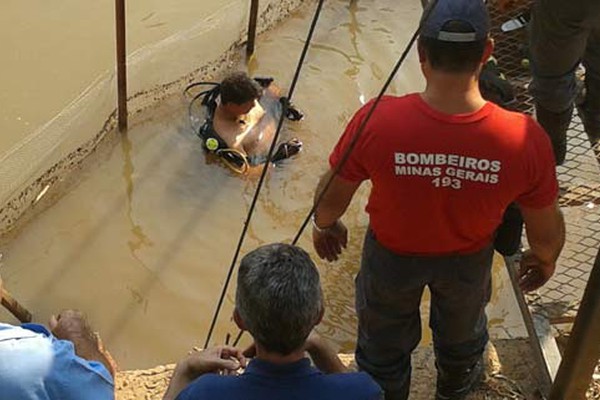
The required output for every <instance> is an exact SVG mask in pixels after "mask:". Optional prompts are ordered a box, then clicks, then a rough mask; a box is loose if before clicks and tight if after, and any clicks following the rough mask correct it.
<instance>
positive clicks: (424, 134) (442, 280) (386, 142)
mask: <svg viewBox="0 0 600 400" xmlns="http://www.w3.org/2000/svg"><path fill="white" fill-rule="evenodd" d="M488 32H489V18H488V15H487V10H486V8H485V4H484V3H483V1H481V0H439V1H438V4H437V6H436V7H435V9H434V10H433V12H432V14H431V15H430V17H429V18H428V19H427V21H425V23H424V25H423V30H422V32H421V36H420V39H419V57H420V61H421V68H422V72H423V74H424V76H425V78H426V81H427V86H426V88H425V91H423V92H422V93H415V94H410V95H407V96H403V97H391V96H390V97H384V98H383V99H382V101H381V102H380V103H379V105H378V106H377V108H376V110H375V112H374V114H373V116H372V118H371V119H370V120H369V122H368V123H367V125H366V128H365V130H364V132H363V133H362V135H361V136H360V138H359V139H358V142H357V144H356V147H355V148H354V150H353V151H352V153H351V154H350V156H349V158H348V160H347V162H346V163H345V164H343V166H342V167H341V170H340V172H339V174H338V175H336V176H335V177H334V178H333V181H332V183H331V185H330V187H329V188H328V190H327V192H326V193H325V194H324V197H323V198H322V201H321V202H320V203H319V205H318V207H317V208H316V211H315V217H314V220H313V222H314V224H313V242H314V246H315V249H316V250H317V253H318V254H319V256H320V257H321V258H325V259H327V260H329V261H332V260H335V259H337V257H338V255H339V254H340V253H341V251H342V249H343V248H344V247H345V245H346V241H347V230H346V228H345V226H344V225H343V223H342V222H341V221H340V217H341V216H342V215H343V214H344V212H345V210H346V208H347V206H348V204H349V203H350V201H351V199H352V196H353V195H354V193H355V191H356V189H357V188H358V187H359V185H360V184H361V182H362V181H364V180H370V181H371V182H372V189H371V194H370V197H369V202H368V205H367V208H366V211H367V213H368V214H369V217H370V220H369V225H370V226H369V230H368V232H367V235H366V238H365V243H364V248H363V255H362V263H361V269H360V272H359V274H358V277H357V279H356V307H357V314H358V320H359V332H358V343H357V349H356V360H357V363H358V365H359V367H360V368H361V369H363V370H365V371H367V372H369V373H370V374H371V375H372V376H373V377H374V378H375V379H376V380H377V381H378V383H379V384H380V385H381V386H382V387H383V388H384V390H385V392H386V399H387V400H390V399H406V398H408V393H409V385H410V371H411V367H410V354H411V352H412V351H413V350H414V348H415V347H416V346H417V345H418V343H419V341H420V339H421V320H420V315H419V304H420V300H421V296H422V294H423V289H424V288H425V286H428V287H429V290H430V292H431V313H430V321H429V325H430V327H431V328H432V330H433V341H434V349H435V354H436V367H437V370H438V380H437V394H436V396H437V397H436V398H437V399H438V400H442V399H462V398H464V397H465V396H466V394H467V393H468V392H469V391H470V390H471V389H472V388H473V387H474V386H475V385H476V384H477V383H478V380H479V377H480V376H481V372H482V365H481V356H482V354H483V350H484V347H485V345H486V343H487V340H488V333H487V326H486V325H487V319H486V316H485V306H486V304H487V303H488V301H489V298H490V287H491V285H490V280H491V274H490V270H491V265H492V258H493V248H492V244H491V243H492V240H493V236H494V231H495V230H496V228H497V227H498V225H499V224H500V222H501V220H502V214H503V212H504V210H505V209H506V207H507V206H508V205H509V204H510V203H511V202H514V201H516V202H517V203H518V205H519V207H520V209H521V212H522V214H523V218H524V221H525V224H526V229H527V235H528V242H529V245H530V247H531V249H530V250H528V251H527V252H525V253H524V255H523V261H522V263H521V271H520V274H521V282H520V283H521V287H522V289H523V290H525V291H529V290H534V289H537V288H538V287H540V286H541V285H543V284H544V283H545V282H546V281H547V280H548V279H549V278H550V277H551V275H552V274H553V272H554V269H555V262H556V259H557V258H558V255H559V253H560V250H561V249H562V246H563V243H564V222H563V219H562V215H561V213H560V210H559V208H558V205H557V195H558V185H557V181H556V175H555V171H554V157H553V153H552V147H551V144H550V141H549V139H548V136H547V135H546V134H545V132H544V131H543V129H542V128H541V127H540V126H539V125H538V124H537V123H536V122H535V121H534V120H533V119H531V118H530V117H528V116H526V115H523V114H519V113H513V112H509V111H506V110H504V109H502V108H500V107H498V106H496V105H494V104H492V103H488V102H486V101H485V100H484V99H483V98H482V96H481V94H480V92H479V88H478V76H479V73H480V71H481V67H482V64H483V62H484V60H487V59H488V57H489V55H490V54H491V53H492V50H493V43H492V41H491V40H490V39H489V37H488ZM370 107H371V104H367V105H366V106H364V107H363V108H362V109H360V110H359V111H358V112H357V113H356V114H355V115H354V117H353V119H352V121H351V122H350V123H349V124H348V126H347V128H346V131H345V132H344V134H343V135H342V137H341V138H340V140H339V142H338V144H337V146H336V147H335V149H334V150H333V152H332V154H331V156H330V159H329V161H330V166H331V169H330V171H329V172H327V173H326V174H325V175H324V176H323V177H322V178H321V182H320V183H319V186H318V188H317V195H318V194H319V193H321V191H322V190H323V187H324V183H325V182H326V181H327V180H328V179H329V177H330V176H331V175H332V173H333V169H334V168H336V167H337V165H338V164H339V163H340V162H341V159H342V157H343V154H344V152H345V151H346V150H347V148H348V146H349V143H350V141H351V140H352V138H353V137H354V136H355V134H356V133H357V130H358V128H359V126H360V125H361V123H362V122H363V120H364V118H365V116H366V114H367V112H368V110H369V108H370Z"/></svg>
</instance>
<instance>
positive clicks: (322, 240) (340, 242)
mask: <svg viewBox="0 0 600 400" xmlns="http://www.w3.org/2000/svg"><path fill="white" fill-rule="evenodd" d="M347 244H348V229H346V226H344V224H343V223H342V222H341V221H340V220H337V221H336V222H335V223H334V224H333V225H332V226H330V227H327V228H325V229H317V228H316V227H314V226H313V245H314V246H315V250H317V254H318V255H319V257H321V258H322V259H326V260H327V261H335V260H337V259H338V256H339V255H340V254H342V249H345V248H346V245H347Z"/></svg>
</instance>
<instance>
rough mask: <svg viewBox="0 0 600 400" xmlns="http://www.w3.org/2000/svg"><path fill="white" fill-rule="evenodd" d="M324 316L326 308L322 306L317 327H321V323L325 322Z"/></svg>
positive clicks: (316, 323)
mask: <svg viewBox="0 0 600 400" xmlns="http://www.w3.org/2000/svg"><path fill="white" fill-rule="evenodd" d="M324 315H325V307H323V306H322V305H321V311H319V316H318V317H317V320H316V321H315V326H317V325H319V324H320V323H321V321H323V316H324Z"/></svg>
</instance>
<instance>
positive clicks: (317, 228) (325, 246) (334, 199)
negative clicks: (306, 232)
mask: <svg viewBox="0 0 600 400" xmlns="http://www.w3.org/2000/svg"><path fill="white" fill-rule="evenodd" d="M332 175H333V171H332V170H331V169H330V170H329V171H327V172H326V173H325V174H324V175H323V176H322V177H321V179H320V180H319V184H318V185H317V190H316V191H315V197H314V202H315V203H316V201H317V200H318V198H319V196H320V195H321V193H322V192H323V191H324V190H325V185H326V184H327V182H328V181H329V179H330V177H331V176H332ZM360 184H361V182H352V181H349V180H346V179H343V178H341V177H339V176H338V175H336V176H334V177H333V180H332V181H331V184H330V185H329V188H327V191H326V192H324V194H323V197H322V198H321V201H320V202H319V204H318V205H317V208H316V209H315V215H314V225H313V244H314V246H315V250H316V251H317V254H319V257H321V258H324V259H327V260H328V261H334V260H337V258H338V255H340V254H341V253H342V248H345V247H346V244H347V241H348V231H347V229H346V227H345V226H344V224H343V223H342V222H341V221H340V220H339V219H340V218H341V216H342V215H344V212H346V209H347V208H348V205H349V204H350V201H351V200H352V197H353V196H354V193H355V192H356V190H357V189H358V187H359V186H360Z"/></svg>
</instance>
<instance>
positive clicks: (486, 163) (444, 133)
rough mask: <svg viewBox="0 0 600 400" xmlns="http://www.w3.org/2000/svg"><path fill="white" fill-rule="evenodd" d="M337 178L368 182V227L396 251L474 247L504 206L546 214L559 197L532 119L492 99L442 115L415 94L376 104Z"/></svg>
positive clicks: (350, 132)
mask: <svg viewBox="0 0 600 400" xmlns="http://www.w3.org/2000/svg"><path fill="white" fill-rule="evenodd" d="M370 107H371V103H369V104H367V105H365V106H364V107H362V108H361V109H360V110H359V111H358V112H357V113H356V114H355V115H354V117H353V118H352V120H351V121H350V123H349V124H348V126H347V127H346V131H345V132H344V134H343V135H342V137H341V138H340V140H339V142H338V144H337V145H336V147H335V149H334V150H333V152H332V154H331V156H330V158H329V162H330V165H331V167H332V168H333V167H335V166H336V165H337V163H338V162H339V161H340V159H341V158H342V156H343V153H344V151H345V150H346V148H347V147H348V145H349V143H350V141H351V139H352V137H354V135H355V133H356V131H357V130H358V128H359V126H360V125H361V123H362V121H363V119H364V118H365V117H366V115H367V113H368V111H369V108H370ZM340 176H341V177H342V178H344V179H347V180H349V181H354V182H357V181H363V180H366V179H370V180H371V181H372V184H373V188H372V189H371V194H370V197H369V202H368V204H367V208H366V210H367V212H368V213H369V217H370V225H371V229H372V230H373V232H374V233H375V236H376V238H377V240H378V241H379V242H380V243H381V244H382V245H384V246H385V247H387V248H388V249H390V250H392V251H394V252H396V253H400V254H417V255H418V254H422V255H441V254H451V253H458V254H463V253H470V252H474V251H477V250H480V249H482V248H483V247H485V246H486V245H487V244H489V243H490V242H491V240H492V236H493V234H494V231H495V230H496V228H497V227H498V225H499V224H500V222H501V221H502V215H503V213H504V210H505V209H506V207H507V206H508V204H510V203H511V202H513V201H517V203H518V204H520V205H523V206H525V207H529V208H544V207H548V206H550V205H552V204H553V202H554V201H555V200H556V198H557V194H558V183H557V181H556V173H555V168H554V156H553V152H552V147H551V145H550V140H549V139H548V136H547V135H546V133H545V132H544V131H543V129H542V128H541V127H540V126H539V125H538V124H537V123H536V122H535V121H534V120H533V119H532V118H531V117H529V116H526V115H524V114H520V113H514V112H509V111H506V110H504V109H502V108H500V107H498V106H496V105H495V104H493V103H487V104H486V105H485V106H484V107H482V108H481V109H480V110H478V111H477V112H474V113H471V114H459V115H449V114H443V113H441V112H439V111H436V110H434V109H433V108H431V107H430V106H429V105H428V104H427V103H425V101H423V99H422V98H421V96H420V95H419V94H411V95H407V96H404V97H387V96H386V97H384V98H383V99H382V100H381V102H380V103H379V105H378V106H377V108H376V109H375V112H374V113H373V116H372V117H371V119H370V120H369V122H368V123H367V126H366V129H365V130H364V131H363V134H362V135H361V137H360V138H359V139H358V142H357V144H356V146H355V148H354V150H353V151H352V153H351V154H350V157H349V158H348V161H347V162H346V164H344V165H343V167H342V169H341V171H340Z"/></svg>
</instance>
